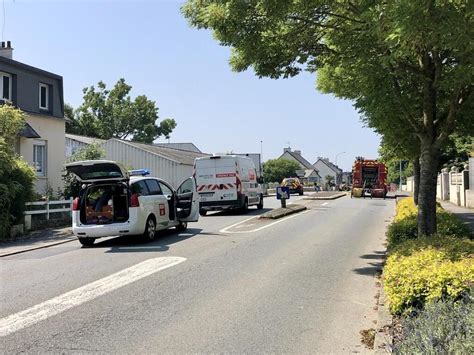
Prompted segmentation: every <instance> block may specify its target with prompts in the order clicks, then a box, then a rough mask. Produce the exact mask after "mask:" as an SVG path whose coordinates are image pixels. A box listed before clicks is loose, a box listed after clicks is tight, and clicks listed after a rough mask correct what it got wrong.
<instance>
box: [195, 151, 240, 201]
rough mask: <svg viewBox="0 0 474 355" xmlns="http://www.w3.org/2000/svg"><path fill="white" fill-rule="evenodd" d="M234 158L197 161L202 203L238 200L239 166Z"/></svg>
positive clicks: (197, 177) (198, 187)
mask: <svg viewBox="0 0 474 355" xmlns="http://www.w3.org/2000/svg"><path fill="white" fill-rule="evenodd" d="M236 164H237V163H236V159H232V157H225V156H224V157H220V156H215V157H209V158H205V159H197V160H196V182H197V190H198V193H199V195H200V197H201V201H202V202H213V201H219V202H224V201H232V200H237V165H236Z"/></svg>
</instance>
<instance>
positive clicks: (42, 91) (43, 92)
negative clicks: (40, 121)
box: [39, 83, 49, 111]
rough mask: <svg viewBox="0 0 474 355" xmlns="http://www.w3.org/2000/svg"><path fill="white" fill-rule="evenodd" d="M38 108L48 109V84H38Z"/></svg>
mask: <svg viewBox="0 0 474 355" xmlns="http://www.w3.org/2000/svg"><path fill="white" fill-rule="evenodd" d="M39 108H40V109H41V110H46V111H47V110H49V85H47V84H43V83H40V84H39Z"/></svg>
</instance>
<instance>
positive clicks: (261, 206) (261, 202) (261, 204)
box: [257, 195, 263, 210]
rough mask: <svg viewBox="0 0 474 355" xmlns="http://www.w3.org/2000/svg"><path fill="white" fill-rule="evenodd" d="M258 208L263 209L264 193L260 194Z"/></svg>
mask: <svg viewBox="0 0 474 355" xmlns="http://www.w3.org/2000/svg"><path fill="white" fill-rule="evenodd" d="M257 209H259V210H261V209H263V195H260V201H259V203H258V205H257Z"/></svg>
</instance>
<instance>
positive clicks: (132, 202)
mask: <svg viewBox="0 0 474 355" xmlns="http://www.w3.org/2000/svg"><path fill="white" fill-rule="evenodd" d="M130 207H140V202H139V201H138V194H133V195H132V196H130Z"/></svg>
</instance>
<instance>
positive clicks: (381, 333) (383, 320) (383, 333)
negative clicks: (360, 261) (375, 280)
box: [374, 282, 393, 354]
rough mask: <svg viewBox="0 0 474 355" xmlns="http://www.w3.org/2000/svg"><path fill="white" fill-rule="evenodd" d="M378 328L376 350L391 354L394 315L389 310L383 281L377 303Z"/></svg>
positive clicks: (375, 342)
mask: <svg viewBox="0 0 474 355" xmlns="http://www.w3.org/2000/svg"><path fill="white" fill-rule="evenodd" d="M377 306H378V316H377V329H376V332H375V340H374V351H375V353H377V354H390V353H391V352H392V345H393V337H392V330H391V328H392V315H391V314H390V312H389V310H388V300H387V298H386V297H385V292H384V290H383V283H382V282H381V285H380V297H379V300H378V303H377Z"/></svg>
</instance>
